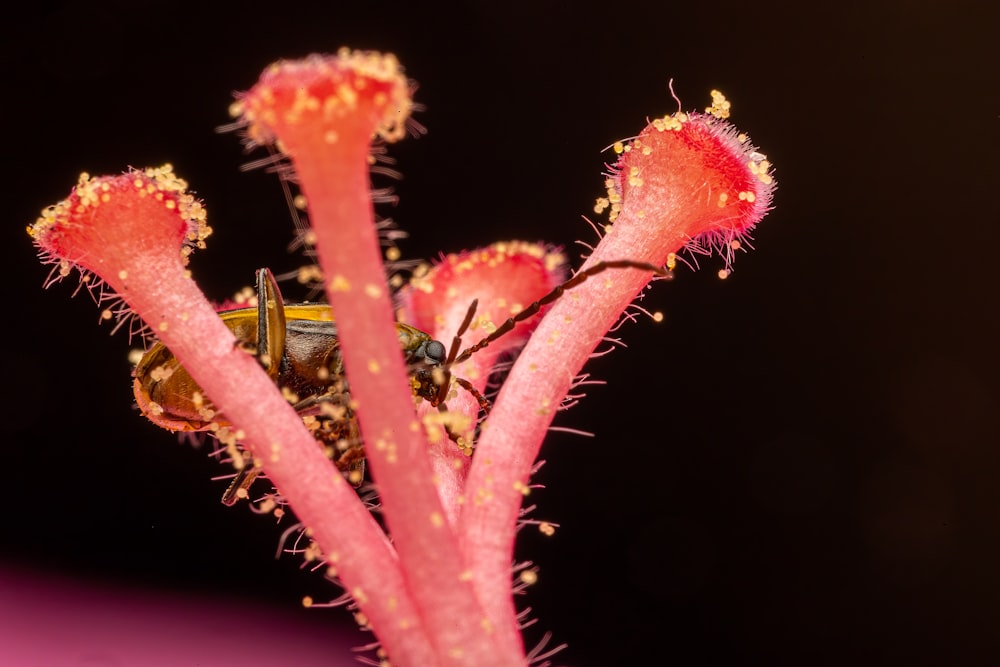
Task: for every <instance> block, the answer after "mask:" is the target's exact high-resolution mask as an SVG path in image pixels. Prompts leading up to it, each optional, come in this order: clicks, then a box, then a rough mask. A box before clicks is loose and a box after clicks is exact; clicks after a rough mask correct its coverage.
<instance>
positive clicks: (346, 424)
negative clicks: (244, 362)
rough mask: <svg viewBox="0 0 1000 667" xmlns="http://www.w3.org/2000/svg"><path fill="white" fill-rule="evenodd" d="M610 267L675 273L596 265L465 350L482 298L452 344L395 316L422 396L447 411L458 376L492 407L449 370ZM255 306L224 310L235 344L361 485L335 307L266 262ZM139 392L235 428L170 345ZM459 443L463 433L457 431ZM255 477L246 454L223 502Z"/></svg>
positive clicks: (170, 409)
mask: <svg viewBox="0 0 1000 667" xmlns="http://www.w3.org/2000/svg"><path fill="white" fill-rule="evenodd" d="M612 268H633V269H640V270H645V271H651V272H653V273H654V274H656V275H658V276H661V277H670V276H671V275H672V274H671V273H670V272H669V271H665V270H664V269H663V268H661V267H658V266H654V265H652V264H648V263H645V262H637V261H632V260H614V261H604V262H597V263H595V264H593V265H592V266H590V267H588V268H587V269H585V270H581V271H579V272H577V273H576V274H575V275H574V276H573V277H571V278H570V279H568V280H567V281H565V282H563V283H562V284H560V285H557V286H556V287H555V288H553V289H552V290H551V291H550V292H549V293H548V294H546V295H545V296H543V297H541V298H540V299H538V300H537V301H535V302H533V303H531V304H530V305H529V306H528V307H527V308H525V309H524V310H522V311H520V312H519V313H517V314H516V315H513V316H512V317H510V318H508V319H507V320H506V321H504V322H503V323H502V324H501V325H500V326H498V327H497V328H496V329H495V330H494V331H493V332H492V333H490V334H489V335H488V336H486V337H484V338H482V339H481V340H479V342H477V343H475V344H474V345H472V346H470V347H468V348H466V349H464V350H462V351H461V352H459V349H460V346H461V337H462V335H463V334H464V333H465V331H466V330H467V329H468V327H469V326H470V324H471V322H472V320H473V317H474V316H475V312H476V306H477V302H476V301H475V300H474V301H473V302H472V304H471V305H470V306H469V309H468V311H467V313H466V316H465V319H464V321H463V322H462V324H461V326H460V327H459V330H458V332H457V333H456V334H455V337H454V339H453V341H452V345H451V349H450V350H448V349H446V348H445V345H444V344H443V343H442V342H440V341H438V340H434V339H433V338H432V337H431V336H430V335H429V334H427V333H425V332H423V331H421V330H419V329H417V328H416V327H413V326H410V325H408V324H405V323H402V322H397V323H396V332H397V334H398V337H399V344H400V347H401V348H402V350H403V353H404V356H405V361H406V364H407V367H408V368H409V369H410V383H411V388H412V390H413V393H414V396H415V397H419V398H421V399H424V400H427V401H428V402H430V403H431V405H432V406H434V407H437V408H438V409H440V410H442V411H444V410H447V406H446V405H445V398H446V397H447V394H448V391H449V390H450V386H451V382H452V380H454V381H455V382H456V383H457V384H458V385H460V386H461V387H463V388H464V389H465V390H466V391H468V392H469V393H470V394H472V396H473V397H474V398H475V399H476V400H477V402H478V403H479V407H480V409H481V410H482V411H483V412H486V413H489V410H490V404H489V401H488V400H487V399H486V398H485V397H483V395H482V394H481V393H480V392H479V391H478V390H477V389H476V388H475V387H473V386H472V384H471V383H470V382H468V381H467V380H465V379H463V378H458V377H454V378H453V377H452V375H451V373H450V369H451V367H452V366H453V365H454V364H457V363H461V362H463V361H465V360H467V359H468V358H469V357H471V356H472V355H473V354H475V353H476V352H478V351H479V350H481V349H483V348H485V347H486V346H488V345H490V344H491V343H492V342H493V341H495V340H497V339H498V338H500V337H501V336H503V335H505V334H506V333H508V332H509V331H510V330H512V329H513V328H514V327H515V326H516V325H517V324H518V323H519V322H522V321H524V320H526V319H529V318H531V317H533V316H534V315H536V314H537V313H538V312H539V311H540V310H541V309H542V308H543V307H544V306H546V305H548V304H550V303H552V302H553V301H555V300H556V299H558V298H559V297H560V296H562V295H563V293H564V292H566V291H567V290H569V289H572V288H573V287H576V286H577V285H579V284H580V283H582V282H583V281H585V280H586V279H587V278H590V277H592V276H594V275H597V274H598V273H601V272H603V271H605V270H607V269H612ZM256 283H257V284H256V287H257V306H256V307H255V308H238V309H234V310H225V311H221V312H220V313H219V317H220V318H221V319H222V321H223V322H224V323H225V324H226V326H227V327H229V329H230V330H231V331H232V332H233V334H234V335H235V337H236V340H237V344H239V345H241V346H243V347H244V348H245V349H247V350H248V351H250V352H253V353H254V354H255V355H256V357H257V359H258V361H259V362H260V363H261V365H262V366H263V367H264V369H265V370H266V371H267V373H268V375H269V376H270V377H271V379H272V380H274V382H275V384H277V386H278V387H279V388H280V389H281V390H282V392H283V393H284V394H285V396H286V398H288V399H289V400H290V401H291V402H292V404H293V405H294V407H295V409H296V410H297V411H298V413H299V414H300V415H302V416H303V418H304V419H305V421H306V424H307V426H309V428H310V429H311V430H312V432H313V435H314V436H315V437H316V440H317V441H318V442H319V443H320V444H322V445H324V446H326V447H327V449H328V452H329V453H330V456H331V458H332V459H333V462H334V463H335V464H336V465H337V467H338V468H339V469H340V470H341V471H344V472H345V473H346V474H347V476H348V479H349V480H351V481H352V483H354V484H355V485H360V483H361V481H362V479H363V476H364V448H363V443H362V441H361V437H360V432H359V430H358V420H357V417H356V415H355V414H354V411H353V409H352V407H351V404H350V393H349V391H348V385H347V380H346V378H345V376H344V367H343V361H342V359H341V354H340V341H339V339H338V337H337V327H336V323H335V321H334V317H333V312H332V310H331V308H330V306H329V305H328V304H322V303H315V304H308V303H306V304H285V303H284V302H283V301H282V299H281V292H280V290H279V289H278V284H277V282H276V281H275V278H274V275H273V274H272V273H271V271H270V270H269V269H266V268H264V269H259V270H258V271H257V279H256ZM133 377H134V381H133V393H134V394H135V399H136V403H137V404H138V406H139V409H140V410H141V411H142V412H143V414H144V415H145V416H146V417H147V418H148V419H149V420H150V421H152V422H153V423H155V424H157V425H158V426H161V427H162V428H165V429H167V430H170V431H183V432H192V431H195V432H196V431H218V430H219V429H221V428H224V427H229V426H231V425H230V424H229V423H228V422H227V421H226V419H225V416H224V415H221V414H218V413H217V412H216V411H215V409H214V407H213V406H212V405H211V403H210V402H209V401H208V399H207V398H206V397H205V396H204V393H203V392H202V390H201V388H200V387H199V386H198V384H197V383H196V382H195V381H194V379H193V378H192V377H191V375H190V374H189V373H188V372H187V370H186V369H184V367H183V366H181V364H180V362H179V361H178V360H177V358H176V357H174V356H173V354H172V353H171V352H170V351H169V350H168V349H167V348H166V347H165V346H164V345H163V344H162V343H159V342H157V343H155V344H154V345H153V346H152V347H150V348H149V349H148V350H147V351H146V352H145V353H144V354H143V356H142V358H141V359H140V360H139V362H138V363H137V364H136V367H135V370H134V371H133ZM448 435H449V437H451V438H452V439H453V440H455V441H456V442H458V437H457V436H455V435H454V434H452V433H451V432H449V434H448ZM256 476H257V468H256V466H255V465H254V463H253V461H249V460H244V465H243V466H242V468H241V469H239V470H238V471H237V474H236V477H235V478H234V479H233V481H232V483H231V484H230V485H229V487H228V488H227V489H226V492H225V493H224V494H223V497H222V502H223V503H224V504H226V505H233V504H235V503H236V501H237V500H238V499H239V498H240V497H245V496H246V491H247V490H248V489H249V487H250V485H251V484H252V483H253V481H254V479H255V478H256Z"/></svg>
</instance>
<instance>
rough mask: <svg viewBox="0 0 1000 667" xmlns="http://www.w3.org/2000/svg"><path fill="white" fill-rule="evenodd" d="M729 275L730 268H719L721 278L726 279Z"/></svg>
mask: <svg viewBox="0 0 1000 667" xmlns="http://www.w3.org/2000/svg"><path fill="white" fill-rule="evenodd" d="M728 277H729V269H720V270H719V280H725V279H726V278H728Z"/></svg>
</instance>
